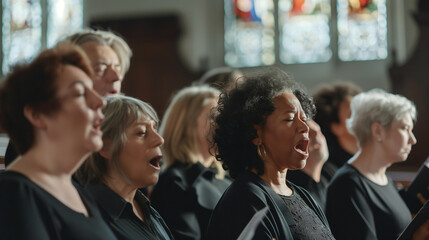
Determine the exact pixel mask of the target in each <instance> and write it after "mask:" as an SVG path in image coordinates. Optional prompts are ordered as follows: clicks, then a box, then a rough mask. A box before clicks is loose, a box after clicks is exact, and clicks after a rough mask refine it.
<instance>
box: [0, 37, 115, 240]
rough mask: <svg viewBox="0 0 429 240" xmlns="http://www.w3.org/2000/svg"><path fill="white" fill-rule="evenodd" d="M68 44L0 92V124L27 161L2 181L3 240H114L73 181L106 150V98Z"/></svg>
mask: <svg viewBox="0 0 429 240" xmlns="http://www.w3.org/2000/svg"><path fill="white" fill-rule="evenodd" d="M91 76H92V70H91V67H90V65H89V61H88V60H87V58H86V56H85V55H84V53H83V52H82V51H81V50H80V49H79V48H77V47H73V46H71V45H68V44H64V45H60V46H57V47H55V48H53V49H49V50H45V51H43V52H42V53H41V54H40V55H39V56H38V57H37V58H36V59H35V60H34V61H33V62H31V63H30V64H28V65H23V66H18V67H16V68H15V69H14V70H13V71H12V73H11V74H10V75H8V76H7V77H6V80H5V81H4V82H3V84H2V86H1V89H0V112H1V113H2V114H1V115H0V124H1V126H2V128H3V129H4V130H5V131H6V132H7V133H8V135H9V137H10V139H11V141H12V143H13V144H14V145H15V146H16V148H17V150H18V153H19V154H20V155H21V156H20V157H18V158H17V159H16V160H15V161H14V162H13V163H12V164H10V165H9V166H8V167H7V168H6V171H5V172H3V173H1V174H0V239H15V240H17V239H103V240H105V239H116V238H115V236H114V235H113V233H112V232H111V231H110V229H109V227H108V226H107V224H106V223H105V222H104V221H103V219H102V217H101V215H100V213H99V211H98V208H97V206H96V204H95V202H93V201H92V200H91V198H90V197H89V196H87V195H86V193H85V192H84V191H83V190H82V189H81V188H80V187H79V185H78V184H77V183H75V182H74V181H73V180H72V174H73V173H74V172H75V171H76V170H77V169H78V168H79V166H80V165H81V164H82V163H83V162H84V160H85V159H86V157H87V156H89V155H90V153H91V152H92V151H97V150H100V149H101V147H102V145H103V142H102V139H101V137H102V132H101V131H100V125H101V122H102V121H103V114H102V113H101V108H102V107H103V106H104V102H103V100H102V98H101V97H100V96H99V95H98V94H97V93H96V92H95V91H94V89H93V82H92V80H91V78H90V77H91Z"/></svg>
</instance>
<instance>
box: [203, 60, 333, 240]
mask: <svg viewBox="0 0 429 240" xmlns="http://www.w3.org/2000/svg"><path fill="white" fill-rule="evenodd" d="M243 78H244V79H243V81H241V82H243V83H242V84H240V85H239V86H237V87H236V88H235V89H233V90H231V91H230V92H229V93H224V94H223V95H221V98H220V100H219V107H218V115H217V116H216V117H215V120H214V136H213V144H214V146H216V148H215V149H216V158H217V160H219V161H221V162H222V164H223V167H224V168H225V169H227V170H229V173H230V175H231V177H233V178H234V179H235V181H234V182H233V183H232V185H231V186H230V187H229V188H228V189H227V190H226V192H225V193H224V194H223V196H222V198H221V199H220V201H219V203H218V205H217V206H216V208H215V210H214V212H213V214H212V217H211V220H210V225H209V228H208V233H207V236H208V239H237V237H238V236H239V235H240V233H241V232H242V230H243V229H244V228H245V226H246V224H247V223H248V222H249V220H250V219H251V218H252V216H253V215H254V214H255V213H256V212H257V211H258V210H260V209H262V208H264V207H268V211H267V213H266V215H265V217H264V218H263V219H262V222H261V223H260V224H259V225H258V227H257V229H256V232H255V237H254V239H270V240H271V239H273V238H274V239H333V237H332V234H331V231H330V229H329V227H328V223H327V221H326V217H325V215H324V214H323V212H322V210H321V208H320V207H319V206H318V205H317V203H315V201H314V200H313V199H312V198H311V197H310V195H309V193H308V192H306V191H305V190H304V189H302V188H300V187H298V186H296V185H293V184H292V183H290V182H288V181H286V174H287V171H288V170H289V169H291V170H292V169H301V168H303V167H304V166H305V163H306V159H307V157H308V149H307V148H308V143H309V138H308V133H309V128H308V126H307V119H309V118H311V117H312V115H313V112H314V105H313V102H312V100H311V98H310V97H309V96H308V95H307V94H306V93H305V92H304V91H303V90H302V89H301V88H300V86H299V85H297V84H296V83H295V82H293V81H292V80H291V79H290V77H289V76H288V75H287V74H286V73H285V72H283V71H281V70H279V69H276V68H268V69H267V68H263V69H261V70H260V71H257V72H255V73H252V74H250V73H245V74H244V76H243Z"/></svg>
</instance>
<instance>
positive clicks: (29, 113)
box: [23, 106, 47, 130]
mask: <svg viewBox="0 0 429 240" xmlns="http://www.w3.org/2000/svg"><path fill="white" fill-rule="evenodd" d="M23 113H24V116H25V118H27V120H28V121H29V122H30V123H31V125H33V126H34V127H35V128H38V129H41V130H46V129H47V124H46V122H45V121H44V118H43V115H42V114H41V113H39V112H36V111H35V110H34V109H33V108H32V107H29V106H24V110H23Z"/></svg>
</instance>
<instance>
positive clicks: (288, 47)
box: [279, 0, 332, 64]
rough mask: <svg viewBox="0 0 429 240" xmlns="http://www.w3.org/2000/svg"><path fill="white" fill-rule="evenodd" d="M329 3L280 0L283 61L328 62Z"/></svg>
mask: <svg viewBox="0 0 429 240" xmlns="http://www.w3.org/2000/svg"><path fill="white" fill-rule="evenodd" d="M330 17H331V1H330V0H279V28H280V31H279V32H280V60H281V61H282V62H283V63H288V64H290V63H311V62H326V61H329V59H330V58H331V56H332V51H331V48H330V43H331V38H330V31H329V20H330Z"/></svg>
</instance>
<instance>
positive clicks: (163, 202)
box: [151, 162, 231, 240]
mask: <svg viewBox="0 0 429 240" xmlns="http://www.w3.org/2000/svg"><path fill="white" fill-rule="evenodd" d="M230 183H231V182H230V181H229V180H228V179H217V178H215V173H214V172H213V171H212V170H210V169H208V168H206V167H204V166H203V165H202V164H200V163H196V164H192V165H185V164H182V163H179V162H176V163H174V164H173V165H172V166H170V167H169V168H167V169H166V170H165V172H163V173H161V175H160V178H159V181H158V183H157V185H156V186H155V188H154V190H153V192H152V194H151V203H152V206H153V207H154V208H155V209H156V210H158V212H159V214H161V216H162V218H163V219H164V220H165V222H166V223H167V226H168V227H169V228H170V230H171V232H172V233H173V236H174V238H175V239H176V240H181V239H202V238H203V235H204V233H205V232H206V230H207V225H208V222H209V219H210V215H211V213H212V211H213V209H214V208H215V206H216V204H217V202H218V200H219V199H220V198H221V196H222V194H223V192H224V191H225V190H226V188H227V187H228V186H229V185H230Z"/></svg>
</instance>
